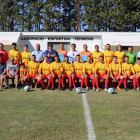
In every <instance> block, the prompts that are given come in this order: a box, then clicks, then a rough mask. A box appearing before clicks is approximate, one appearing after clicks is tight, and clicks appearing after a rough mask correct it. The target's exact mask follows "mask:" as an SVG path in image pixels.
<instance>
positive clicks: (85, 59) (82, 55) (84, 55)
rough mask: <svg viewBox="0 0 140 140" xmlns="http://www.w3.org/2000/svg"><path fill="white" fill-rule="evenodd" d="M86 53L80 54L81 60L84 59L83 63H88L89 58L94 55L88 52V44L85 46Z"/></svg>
mask: <svg viewBox="0 0 140 140" xmlns="http://www.w3.org/2000/svg"><path fill="white" fill-rule="evenodd" d="M83 49H84V51H81V52H80V58H81V59H82V61H83V62H87V57H88V56H90V57H91V58H92V53H91V52H90V51H88V50H87V49H88V47H87V45H86V44H84V45H83Z"/></svg>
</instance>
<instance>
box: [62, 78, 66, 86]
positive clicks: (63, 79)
mask: <svg viewBox="0 0 140 140" xmlns="http://www.w3.org/2000/svg"><path fill="white" fill-rule="evenodd" d="M64 81H65V78H64V77H62V87H65V86H64Z"/></svg>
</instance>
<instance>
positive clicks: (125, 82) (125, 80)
mask: <svg viewBox="0 0 140 140" xmlns="http://www.w3.org/2000/svg"><path fill="white" fill-rule="evenodd" d="M124 88H127V78H124Z"/></svg>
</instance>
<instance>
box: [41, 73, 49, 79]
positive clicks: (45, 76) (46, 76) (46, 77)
mask: <svg viewBox="0 0 140 140" xmlns="http://www.w3.org/2000/svg"><path fill="white" fill-rule="evenodd" d="M42 75H43V78H44V79H49V78H48V77H49V76H50V74H42Z"/></svg>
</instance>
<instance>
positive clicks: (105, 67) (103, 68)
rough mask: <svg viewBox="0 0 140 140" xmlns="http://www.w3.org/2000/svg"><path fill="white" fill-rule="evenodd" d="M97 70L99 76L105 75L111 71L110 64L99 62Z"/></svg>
mask: <svg viewBox="0 0 140 140" xmlns="http://www.w3.org/2000/svg"><path fill="white" fill-rule="evenodd" d="M95 70H96V71H97V74H100V75H104V74H106V73H107V71H109V68H108V64H106V63H105V62H103V63H101V62H98V63H97V64H96V66H95Z"/></svg>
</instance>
